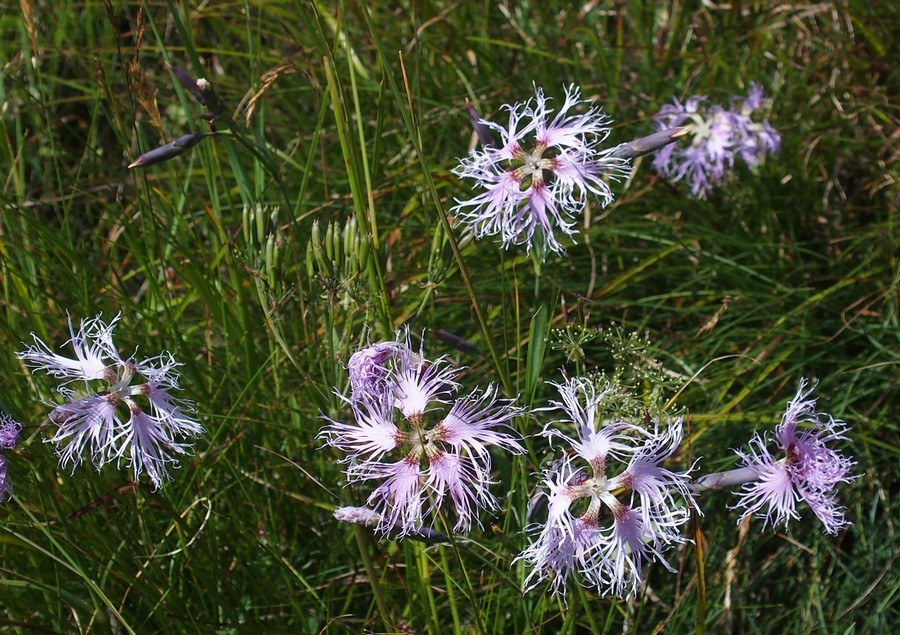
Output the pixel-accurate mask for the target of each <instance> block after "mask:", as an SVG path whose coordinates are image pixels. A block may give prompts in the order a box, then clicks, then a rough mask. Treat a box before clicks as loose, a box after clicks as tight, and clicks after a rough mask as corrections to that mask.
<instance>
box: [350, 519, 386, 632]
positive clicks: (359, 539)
mask: <svg viewBox="0 0 900 635" xmlns="http://www.w3.org/2000/svg"><path fill="white" fill-rule="evenodd" d="M353 533H354V534H355V535H356V544H357V546H359V555H360V557H361V558H362V561H363V566H364V567H365V568H366V575H367V576H368V577H369V585H370V586H371V587H372V595H374V596H375V604H376V605H377V606H378V614H379V615H380V616H381V621H382V623H383V624H384V629H385V630H386V631H388V632H392V631H394V630H396V629H395V628H394V625H393V623H392V622H391V618H390V615H391V614H390V612H389V611H388V608H387V603H386V602H385V601H384V596H383V595H382V594H381V586H380V585H379V583H378V574H377V573H376V572H375V565H374V563H373V562H372V558H371V556H370V555H369V549H368V545H367V544H366V533H365V530H364V529H363V528H362V527H360V526H359V525H354V527H353Z"/></svg>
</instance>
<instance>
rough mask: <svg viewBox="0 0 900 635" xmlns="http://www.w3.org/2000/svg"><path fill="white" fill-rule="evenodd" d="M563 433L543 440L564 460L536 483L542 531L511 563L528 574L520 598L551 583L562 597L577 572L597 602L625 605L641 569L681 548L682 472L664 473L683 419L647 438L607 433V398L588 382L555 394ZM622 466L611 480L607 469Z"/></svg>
mask: <svg viewBox="0 0 900 635" xmlns="http://www.w3.org/2000/svg"><path fill="white" fill-rule="evenodd" d="M556 387H557V388H558V390H559V392H560V395H561V396H562V399H563V400H562V402H553V405H554V406H556V407H557V408H561V409H562V410H563V411H564V412H565V414H566V418H565V419H564V420H563V421H564V422H566V423H573V424H575V432H576V436H574V437H572V436H570V435H569V434H567V433H565V432H563V431H561V430H559V429H550V428H549V427H548V428H547V429H546V430H545V433H544V434H545V435H547V436H548V437H550V438H551V439H553V438H559V439H562V440H564V441H565V442H566V444H567V445H568V449H567V452H566V455H565V457H564V458H563V459H562V460H561V461H559V462H557V463H556V464H555V465H554V466H553V467H551V468H550V469H549V470H547V471H546V472H545V473H544V481H543V490H542V495H543V496H544V497H545V498H546V500H547V509H548V514H547V521H546V523H544V524H537V525H534V526H532V527H531V528H530V529H531V530H532V531H533V532H534V533H536V534H537V535H536V538H535V540H534V542H532V544H531V545H530V546H529V547H528V548H526V549H525V551H523V552H522V553H521V554H520V555H519V556H518V558H517V559H518V560H523V561H525V562H526V563H528V564H529V565H531V567H532V570H531V572H530V573H529V574H528V576H527V577H526V579H525V589H526V590H531V589H533V588H534V587H535V586H537V585H538V584H539V583H540V582H541V581H543V580H547V579H549V580H550V583H551V588H552V589H553V591H554V592H556V593H565V590H566V584H567V583H568V580H569V578H570V577H574V576H575V574H576V572H577V573H578V574H579V575H580V577H581V582H582V583H583V584H585V585H587V586H590V587H593V588H596V589H597V590H598V591H599V592H600V593H608V594H613V595H617V596H620V597H622V596H631V595H632V594H634V593H635V591H636V590H637V589H639V588H640V587H641V585H642V578H643V571H644V567H645V566H646V565H647V564H649V563H651V562H652V561H654V560H655V561H659V562H660V563H662V564H663V566H665V567H666V568H667V569H669V570H670V571H671V570H673V569H672V567H671V566H670V565H669V564H668V562H666V560H665V558H664V555H663V554H664V552H665V551H666V550H668V549H669V548H670V547H671V546H672V545H673V544H677V543H682V542H686V540H687V539H686V538H685V537H683V536H682V535H681V526H682V525H683V524H684V523H685V522H686V521H687V519H688V518H689V517H690V507H694V508H696V505H695V503H694V500H693V492H692V491H691V489H690V487H689V486H688V481H689V477H688V472H675V471H672V470H669V469H667V468H665V467H663V463H664V461H666V460H668V459H669V458H671V457H672V456H673V455H674V454H675V452H676V451H677V449H678V447H679V446H680V444H681V441H682V439H683V436H684V434H683V429H682V423H681V419H675V420H673V421H670V422H669V425H668V426H667V427H666V428H665V429H664V430H660V429H659V428H658V427H657V428H656V429H654V430H652V431H650V430H646V429H644V428H643V427H641V426H638V425H635V424H632V423H629V422H624V421H621V422H616V423H605V422H603V421H602V420H601V417H600V410H601V408H600V406H601V405H602V401H603V399H604V398H605V396H606V395H607V393H606V391H601V392H598V391H597V390H596V389H595V387H594V385H593V383H592V382H591V381H590V380H589V379H586V378H572V379H567V380H566V381H565V382H564V383H563V384H557V385H556ZM617 463H618V464H621V468H620V470H619V471H618V472H615V471H614V468H613V466H614V465H615V464H617Z"/></svg>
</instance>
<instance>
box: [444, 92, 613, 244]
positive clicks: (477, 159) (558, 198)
mask: <svg viewBox="0 0 900 635" xmlns="http://www.w3.org/2000/svg"><path fill="white" fill-rule="evenodd" d="M548 102H549V99H548V98H547V97H545V96H544V92H543V90H542V89H540V88H538V87H535V96H534V98H532V99H529V100H528V101H526V102H519V103H516V104H513V105H512V106H510V105H504V106H503V108H504V109H505V110H506V111H508V112H509V120H508V123H507V124H506V126H502V125H500V124H498V123H495V122H493V121H486V120H481V121H479V122H477V124H478V126H483V127H484V128H487V129H490V130H493V131H495V132H496V133H498V134H499V136H500V138H501V142H500V144H499V146H496V147H494V146H490V147H485V148H483V149H482V150H476V151H474V152H472V153H471V154H470V155H469V156H468V157H466V158H464V159H461V160H460V164H459V166H457V167H456V168H455V169H454V170H453V173H454V174H455V175H456V176H458V177H459V178H462V179H473V180H474V181H475V187H476V192H475V194H474V196H473V197H472V198H469V199H465V200H459V199H457V201H456V202H457V205H456V206H455V207H453V209H452V210H451V212H452V213H453V214H455V215H456V217H457V218H459V219H460V221H461V222H463V223H465V224H467V225H469V226H471V228H472V230H473V231H474V233H475V237H476V238H483V237H485V236H497V235H499V236H500V239H501V241H502V243H503V245H504V246H505V247H509V246H510V245H514V244H515V245H520V244H525V245H526V248H527V249H529V250H530V249H531V247H532V246H537V247H539V248H540V249H542V254H543V253H545V252H546V250H547V249H550V250H552V251H554V252H557V253H561V252H563V251H565V249H564V247H563V245H562V243H560V241H559V239H558V238H557V236H556V231H557V230H560V231H561V232H562V233H564V234H567V235H570V236H571V235H573V234H575V233H576V229H575V227H576V224H575V220H576V218H577V217H578V216H579V215H580V214H581V213H583V211H584V208H585V205H586V204H587V200H588V196H589V195H591V196H594V197H595V198H597V199H598V200H599V201H600V202H601V204H602V205H603V206H604V207H606V206H607V205H608V204H609V203H610V202H612V200H613V193H612V190H611V189H610V187H609V185H608V184H607V182H606V179H613V180H618V179H619V178H621V177H623V176H625V175H627V173H628V166H629V163H628V161H627V160H625V159H621V158H615V157H613V156H611V155H610V152H611V150H607V151H603V150H601V149H600V147H599V146H600V144H601V143H602V142H603V141H605V140H606V137H607V136H609V132H610V130H611V128H610V123H611V119H610V118H609V117H608V116H606V115H604V114H603V113H602V112H601V110H600V109H599V108H598V107H595V106H593V105H590V106H589V107H588V108H587V110H586V112H583V113H581V114H576V113H575V112H574V110H575V108H577V107H578V106H579V105H581V104H589V103H590V102H587V101H584V100H582V99H581V91H580V89H579V88H578V87H576V86H574V85H571V86H569V87H568V88H566V98H565V101H564V102H563V105H562V107H561V108H560V109H559V111H558V112H556V113H555V114H554V110H553V109H552V108H551V107H550V106H549V105H548ZM484 128H482V129H484Z"/></svg>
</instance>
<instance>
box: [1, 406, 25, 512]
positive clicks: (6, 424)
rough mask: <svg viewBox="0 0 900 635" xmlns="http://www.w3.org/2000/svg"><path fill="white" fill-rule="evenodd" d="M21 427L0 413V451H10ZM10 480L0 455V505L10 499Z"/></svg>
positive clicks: (5, 462) (4, 459)
mask: <svg viewBox="0 0 900 635" xmlns="http://www.w3.org/2000/svg"><path fill="white" fill-rule="evenodd" d="M21 430H22V425H21V424H20V423H19V422H18V421H16V420H15V419H13V418H12V417H10V416H9V415H8V414H6V413H5V412H3V413H0V450H12V449H13V448H14V447H15V445H16V442H17V441H18V440H19V432H20V431H21ZM12 491H13V487H12V479H11V478H10V477H9V465H8V464H7V461H6V457H5V456H3V455H2V454H0V503H2V502H3V501H5V500H9V499H10V498H11V497H12Z"/></svg>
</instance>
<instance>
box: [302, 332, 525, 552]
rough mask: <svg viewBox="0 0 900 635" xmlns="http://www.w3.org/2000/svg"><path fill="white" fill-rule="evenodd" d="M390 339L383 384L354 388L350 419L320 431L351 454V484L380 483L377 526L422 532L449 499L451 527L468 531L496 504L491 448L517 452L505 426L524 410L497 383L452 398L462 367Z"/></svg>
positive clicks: (404, 338)
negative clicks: (502, 395)
mask: <svg viewBox="0 0 900 635" xmlns="http://www.w3.org/2000/svg"><path fill="white" fill-rule="evenodd" d="M393 344H394V346H393V349H392V350H393V351H394V353H395V354H392V356H391V357H390V358H389V359H388V360H386V361H385V363H384V364H383V365H381V366H380V368H379V369H378V370H377V372H375V373H374V374H375V375H376V376H378V377H380V378H382V379H383V382H384V387H382V386H381V385H380V382H379V383H377V384H373V385H372V386H371V388H372V389H371V392H366V391H362V392H358V391H354V393H353V395H352V396H351V398H350V399H348V400H347V402H348V403H349V406H350V410H351V414H352V421H351V422H349V423H343V422H339V421H334V420H331V419H328V423H327V424H326V425H325V426H324V427H323V428H322V431H321V432H320V433H319V436H320V437H321V438H324V439H325V440H326V444H327V445H330V446H332V447H335V448H338V449H339V450H341V451H342V452H344V453H345V454H346V455H347V456H346V457H345V458H344V460H343V463H345V464H347V468H346V474H347V478H348V480H349V481H350V482H365V481H377V482H378V483H379V484H378V486H377V487H376V488H375V490H374V491H373V492H372V493H371V494H370V495H369V497H368V501H367V505H369V506H370V507H371V509H372V511H373V512H374V513H375V514H376V516H373V518H376V517H377V518H378V524H377V528H378V529H379V531H381V532H382V533H387V532H389V531H390V532H394V533H398V534H399V535H401V536H404V535H408V534H412V533H419V532H420V531H421V530H422V529H423V527H424V524H425V520H426V518H428V517H433V516H434V515H435V514H436V513H437V512H438V510H439V509H440V508H441V505H442V503H443V501H444V499H445V498H446V497H447V496H449V497H450V499H451V501H452V502H453V507H454V510H455V512H456V518H457V521H456V524H455V526H454V531H458V532H467V531H468V530H469V529H470V528H471V526H472V522H473V521H474V522H476V523H478V517H477V512H478V510H479V509H483V510H488V511H492V510H495V509H497V506H498V502H497V499H496V497H495V496H494V495H493V494H491V493H490V491H489V489H488V487H489V485H490V484H491V456H490V452H489V449H488V448H489V447H490V446H496V447H500V448H502V449H505V450H507V451H509V452H514V453H521V452H522V451H523V450H522V447H521V445H519V442H518V441H517V440H516V437H515V435H514V434H513V433H511V428H510V426H509V421H510V420H511V419H513V418H514V417H516V416H518V415H519V414H520V413H521V410H520V409H519V408H517V407H515V406H514V405H513V403H512V401H509V400H505V399H500V398H498V397H497V390H496V388H495V387H493V386H490V387H488V389H487V390H485V391H475V392H473V393H471V394H469V395H467V396H465V397H455V394H456V391H457V389H458V387H459V386H458V384H457V382H456V381H455V378H456V375H457V374H458V371H457V370H456V369H454V368H452V367H450V366H449V364H448V363H447V361H446V360H445V359H443V358H440V359H437V360H435V361H433V362H429V361H428V360H427V359H426V358H425V356H424V352H423V350H422V349H421V348H420V349H419V351H418V353H415V352H413V350H412V348H411V347H410V345H409V334H408V333H406V334H405V335H404V334H403V333H398V337H397V341H396V342H394V343H393ZM376 346H377V345H376ZM507 430H509V431H507Z"/></svg>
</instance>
